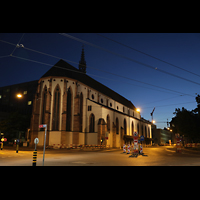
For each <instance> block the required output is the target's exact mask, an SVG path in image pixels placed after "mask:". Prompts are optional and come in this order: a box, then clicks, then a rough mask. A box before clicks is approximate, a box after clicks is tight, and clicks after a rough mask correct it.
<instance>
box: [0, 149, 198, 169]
mask: <svg viewBox="0 0 200 200" xmlns="http://www.w3.org/2000/svg"><path fill="white" fill-rule="evenodd" d="M144 155H145V156H142V155H139V156H138V157H137V158H134V157H129V156H130V154H124V153H123V150H122V149H121V150H120V149H110V150H109V149H108V150H77V149H72V150H68V149H55V150H54V149H46V153H45V161H44V166H200V151H193V150H189V149H184V150H183V151H182V153H176V151H175V148H174V147H171V146H160V147H149V148H144ZM42 159H43V150H42V149H40V150H38V153H37V166H42ZM32 160H33V151H32V150H30V148H29V149H28V148H27V149H26V148H23V150H20V148H19V153H16V151H15V150H14V149H9V148H7V149H6V148H4V149H3V150H1V151H0V166H32Z"/></svg>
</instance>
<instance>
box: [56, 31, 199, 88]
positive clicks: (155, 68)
mask: <svg viewBox="0 0 200 200" xmlns="http://www.w3.org/2000/svg"><path fill="white" fill-rule="evenodd" d="M59 34H60V35H62V36H65V37H68V38H70V39H73V40H76V41H79V42H81V43H84V44H87V45H90V46H93V47H95V48H98V49H101V50H103V51H106V52H109V53H111V54H114V55H117V56H119V57H122V58H124V59H127V60H130V61H132V62H135V63H137V64H140V65H143V66H145V67H148V68H150V69H153V70H156V71H159V72H162V73H165V74H168V75H170V76H174V77H176V78H179V79H182V80H185V81H188V82H191V83H194V84H196V85H200V83H197V82H196V81H192V80H189V79H187V78H184V77H181V76H178V75H176V74H174V73H170V72H167V71H165V70H162V69H159V68H157V67H153V66H151V65H148V64H145V63H143V62H140V61H137V60H135V59H132V58H129V57H126V56H123V55H122V54H119V53H116V52H113V51H110V50H108V49H105V48H103V47H100V46H98V45H95V44H93V43H90V42H87V41H85V40H82V39H79V38H77V37H74V36H71V35H69V34H66V33H59Z"/></svg>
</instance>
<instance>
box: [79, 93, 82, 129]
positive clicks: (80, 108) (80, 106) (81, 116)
mask: <svg viewBox="0 0 200 200" xmlns="http://www.w3.org/2000/svg"><path fill="white" fill-rule="evenodd" d="M82 127H83V94H82V92H81V94H80V130H79V131H80V132H82Z"/></svg>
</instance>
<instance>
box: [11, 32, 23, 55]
mask: <svg viewBox="0 0 200 200" xmlns="http://www.w3.org/2000/svg"><path fill="white" fill-rule="evenodd" d="M24 34H25V33H23V34H22V36H21V38H20V39H19V42H18V43H17V44H19V43H20V42H21V40H22V38H23V37H24ZM16 48H17V45H16V46H15V48H14V49H13V51H12V53H11V54H10V55H12V54H13V53H14V52H15V50H16Z"/></svg>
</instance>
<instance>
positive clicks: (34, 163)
mask: <svg viewBox="0 0 200 200" xmlns="http://www.w3.org/2000/svg"><path fill="white" fill-rule="evenodd" d="M36 162H37V150H36V149H35V150H34V152H33V166H36Z"/></svg>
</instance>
